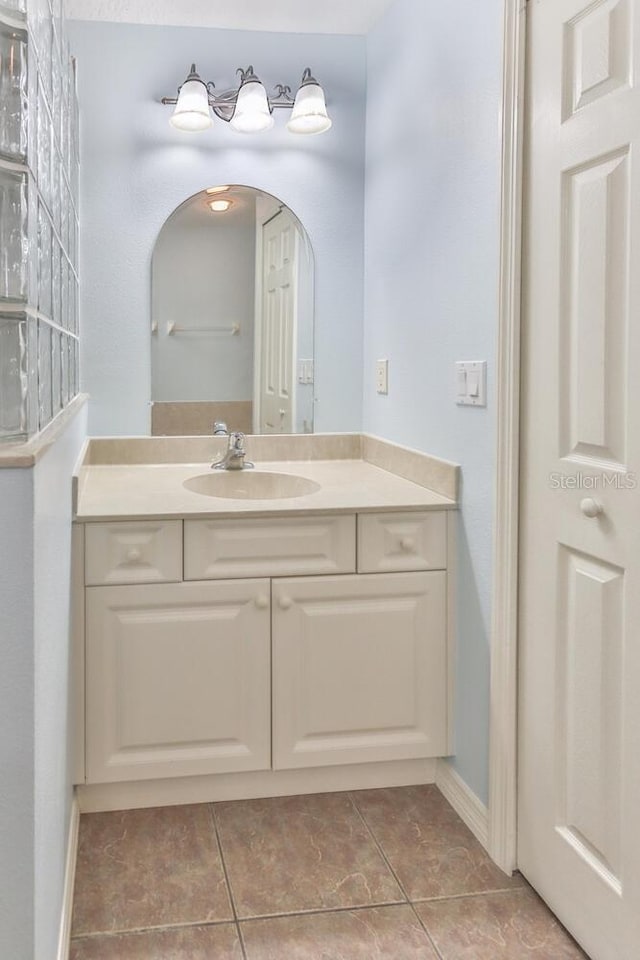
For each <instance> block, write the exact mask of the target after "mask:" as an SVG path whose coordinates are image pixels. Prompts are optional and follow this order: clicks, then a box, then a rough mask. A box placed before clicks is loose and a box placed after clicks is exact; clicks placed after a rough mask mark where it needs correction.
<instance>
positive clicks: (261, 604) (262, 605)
mask: <svg viewBox="0 0 640 960" xmlns="http://www.w3.org/2000/svg"><path fill="white" fill-rule="evenodd" d="M256 607H257V608H258V610H268V609H269V597H266V596H265V595H264V594H263V593H261V594H260V595H259V596H257V597H256Z"/></svg>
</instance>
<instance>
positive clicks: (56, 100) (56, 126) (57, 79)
mask: <svg viewBox="0 0 640 960" xmlns="http://www.w3.org/2000/svg"><path fill="white" fill-rule="evenodd" d="M54 37H55V31H54ZM49 106H50V107H51V119H52V120H53V132H54V139H55V141H56V143H57V144H58V147H60V130H61V117H62V77H61V76H60V48H59V46H57V44H56V45H55V46H54V48H53V51H52V53H51V102H50V104H49Z"/></svg>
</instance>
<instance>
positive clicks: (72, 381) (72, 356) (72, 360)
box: [69, 337, 78, 400]
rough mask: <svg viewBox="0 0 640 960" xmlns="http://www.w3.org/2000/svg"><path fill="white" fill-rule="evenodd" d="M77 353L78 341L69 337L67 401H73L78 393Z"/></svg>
mask: <svg viewBox="0 0 640 960" xmlns="http://www.w3.org/2000/svg"><path fill="white" fill-rule="evenodd" d="M77 351H78V341H77V340H76V338H75V337H69V399H70V400H73V398H74V397H75V395H76V394H77V392H78V365H77V363H76V356H77Z"/></svg>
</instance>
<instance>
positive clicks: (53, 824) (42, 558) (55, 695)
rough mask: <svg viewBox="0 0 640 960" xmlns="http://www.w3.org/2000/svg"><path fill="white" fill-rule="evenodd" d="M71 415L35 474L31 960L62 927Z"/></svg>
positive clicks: (81, 421) (67, 809)
mask: <svg viewBox="0 0 640 960" xmlns="http://www.w3.org/2000/svg"><path fill="white" fill-rule="evenodd" d="M86 427H87V409H86V407H85V408H84V409H83V410H82V411H81V412H80V413H78V414H77V415H76V417H75V418H74V419H73V421H72V422H71V423H70V424H69V425H68V426H67V428H66V429H65V431H64V433H63V434H62V436H61V437H60V438H59V439H58V440H57V442H56V443H55V444H54V445H53V446H51V447H50V448H49V449H48V450H47V452H46V453H45V454H44V456H43V457H42V458H41V459H40V460H39V461H38V463H37V464H36V466H35V468H34V470H33V489H34V507H35V510H34V567H33V581H34V620H33V641H32V642H33V649H34V667H35V709H34V718H33V730H34V736H35V779H34V785H35V791H34V793H35V800H34V817H35V957H36V958H37V960H39V958H40V957H43V958H44V957H54V956H55V950H54V947H55V945H56V943H57V937H58V932H59V927H60V914H61V909H62V894H63V886H64V870H65V860H66V855H67V840H68V828H69V819H70V815H71V800H72V796H73V786H72V783H73V776H72V769H71V762H72V761H71V758H72V749H73V739H74V731H73V730H72V729H71V726H70V703H71V690H70V678H71V650H70V629H69V627H70V609H71V608H70V602H71V520H72V512H71V507H72V502H71V475H72V473H73V469H74V467H75V464H76V461H77V459H78V456H79V454H80V449H81V447H82V443H83V441H84V439H85V436H86V432H87V431H86Z"/></svg>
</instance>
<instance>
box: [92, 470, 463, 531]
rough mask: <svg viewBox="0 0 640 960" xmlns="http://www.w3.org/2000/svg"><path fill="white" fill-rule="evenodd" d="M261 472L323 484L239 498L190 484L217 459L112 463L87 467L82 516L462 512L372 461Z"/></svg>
mask: <svg viewBox="0 0 640 960" xmlns="http://www.w3.org/2000/svg"><path fill="white" fill-rule="evenodd" d="M256 471H257V472H272V473H281V474H292V475H294V476H298V477H305V478H308V479H310V480H314V481H316V483H319V484H320V489H319V490H317V491H315V492H314V493H310V494H307V495H305V496H301V497H290V498H287V499H274V500H246V499H243V500H235V499H227V498H221V497H212V496H206V495H203V494H200V493H194V492H191V491H190V490H187V489H185V487H184V486H183V482H184V481H185V480H187V479H189V478H190V477H195V476H198V475H202V474H210V473H211V469H210V463H179V464H178V463H161V464H157V463H154V464H113V465H111V464H109V465H88V466H86V467H84V468H83V471H82V477H81V482H79V484H78V491H77V509H76V519H77V520H79V521H100V520H142V519H144V520H148V519H179V518H181V517H190V518H193V517H208V518H220V519H223V518H225V517H227V518H229V517H237V516H245V517H259V516H265V515H278V516H287V515H291V514H296V515H299V516H303V515H308V514H323V513H325V514H327V513H356V512H357V513H367V512H392V511H406V510H448V509H455V508H456V506H457V503H456V501H455V500H453V499H451V498H449V497H446V496H443V495H442V494H440V493H436V492H435V491H433V490H431V489H429V488H428V487H425V486H421V485H420V484H418V483H414V482H413V481H411V480H405V479H404V478H403V477H400V476H397V475H396V474H394V473H390V472H389V471H388V470H385V469H382V468H381V467H378V466H375V465H374V464H372V463H370V462H368V461H366V460H355V459H354V460H347V459H342V460H311V461H301V460H290V461H285V460H274V461H269V462H260V463H257V464H256Z"/></svg>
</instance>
